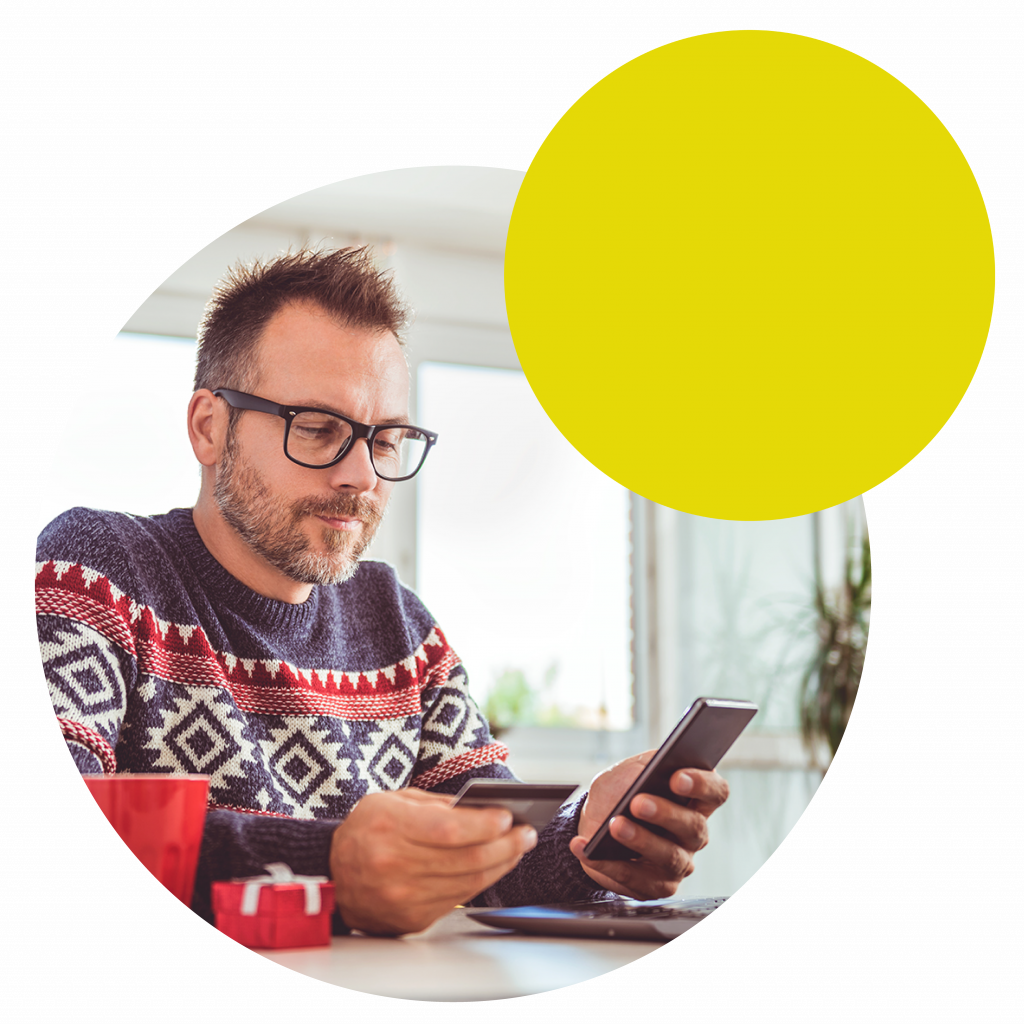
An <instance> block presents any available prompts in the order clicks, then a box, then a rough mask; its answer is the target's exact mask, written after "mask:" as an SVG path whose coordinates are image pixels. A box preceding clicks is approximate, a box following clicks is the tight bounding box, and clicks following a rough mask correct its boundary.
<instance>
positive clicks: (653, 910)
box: [572, 896, 727, 921]
mask: <svg viewBox="0 0 1024 1024" xmlns="http://www.w3.org/2000/svg"><path fill="white" fill-rule="evenodd" d="M726 898H727V897H725V896H717V897H712V898H709V899H693V900H686V901H685V902H678V903H629V902H624V901H620V900H608V901H607V902H602V903H589V904H587V903H582V904H577V905H576V906H574V907H573V908H572V909H573V911H574V912H575V913H576V914H577V915H578V916H579V917H589V918H602V919H606V920H615V921H621V920H624V919H629V918H634V919H636V918H639V919H641V920H645V921H672V920H699V919H700V918H702V917H707V916H708V914H710V913H711V912H712V911H713V910H717V909H718V908H719V907H720V906H721V905H722V904H723V903H724V902H725V901H726Z"/></svg>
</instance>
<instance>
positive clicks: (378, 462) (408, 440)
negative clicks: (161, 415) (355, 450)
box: [213, 388, 437, 482]
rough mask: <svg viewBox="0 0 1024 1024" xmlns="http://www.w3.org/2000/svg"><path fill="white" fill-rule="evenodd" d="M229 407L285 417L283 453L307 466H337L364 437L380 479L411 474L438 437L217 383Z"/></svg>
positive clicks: (218, 389)
mask: <svg viewBox="0 0 1024 1024" xmlns="http://www.w3.org/2000/svg"><path fill="white" fill-rule="evenodd" d="M213 393H214V394H215V395H216V396H217V397H218V398H223V399H224V401H225V402H227V403H228V405H230V406H231V407H232V408H233V409H251V410H252V411H253V412H267V413H270V415H271V416H280V417H281V419H283V420H284V453H285V455H286V456H287V457H288V458H289V459H291V460H292V462H295V463H298V465H300V466H305V467H306V468H307V469H327V468H328V467H329V466H336V465H337V464H338V463H339V462H341V460H342V459H343V458H345V456H346V455H348V453H349V452H350V451H352V447H353V445H354V444H355V442H356V441H358V440H359V438H361V437H365V438H366V445H367V447H368V448H369V449H370V463H371V464H372V466H373V470H374V472H375V473H376V474H377V476H379V477H380V478H381V479H382V480H390V481H396V482H397V481H399V480H408V479H410V478H411V477H414V476H415V475H416V474H417V473H418V472H419V471H420V468H421V467H422V465H423V463H424V461H425V460H426V457H427V453H428V452H429V451H430V449H431V448H433V446H434V444H435V443H436V441H437V434H435V433H434V432H433V431H431V430H424V429H423V428H422V427H413V426H410V425H408V424H404V423H402V424H397V425H396V424H389V423H383V424H379V425H377V426H373V425H372V424H368V423H358V422H356V420H350V419H349V418H348V417H347V416H342V415H341V414H340V413H336V412H327V411H326V410H325V409H311V408H309V407H307V406H303V405H278V404H277V403H276V402H269V401H267V399H265V398H257V397H256V395H247V394H246V393H245V392H244V391H232V390H231V389H230V388H216V389H215V390H214V392H213Z"/></svg>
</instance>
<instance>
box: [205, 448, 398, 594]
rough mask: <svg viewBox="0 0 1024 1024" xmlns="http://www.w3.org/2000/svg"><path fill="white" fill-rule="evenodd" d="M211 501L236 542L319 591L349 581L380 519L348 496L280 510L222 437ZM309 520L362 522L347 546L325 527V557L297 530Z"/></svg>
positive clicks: (344, 537)
mask: <svg viewBox="0 0 1024 1024" xmlns="http://www.w3.org/2000/svg"><path fill="white" fill-rule="evenodd" d="M214 500H215V501H216V502H217V507H218V508H219V509H220V513H221V515H222V516H223V517H224V521H225V522H226V523H228V525H229V526H231V527H232V528H233V529H234V530H235V531H236V532H237V533H238V535H239V536H240V537H241V538H242V540H244V541H245V543H246V544H247V545H248V546H249V547H250V548H251V549H252V550H253V551H255V552H256V553H257V554H258V555H260V556H261V557H262V558H263V559H265V560H266V561H267V562H269V563H270V565H272V566H273V567H274V568H275V569H277V570H278V571H279V572H281V573H283V574H284V575H285V576H287V577H288V579H291V580H294V581H295V582H297V583H312V584H320V585H324V584H333V583H344V582H345V580H348V579H351V577H352V575H353V574H354V573H355V571H356V569H358V568H359V558H360V556H361V555H362V554H363V552H364V551H366V549H367V548H368V547H369V545H370V542H371V541H372V540H373V537H374V534H375V533H376V532H377V527H378V526H379V525H380V522H381V519H382V518H383V512H382V510H381V509H379V508H378V507H377V505H376V503H374V502H372V501H370V500H369V499H367V498H363V497H361V496H359V495H354V494H345V493H339V494H337V495H334V496H333V497H331V498H326V499H325V498H304V499H301V500H300V501H297V502H293V503H292V504H291V505H290V506H285V505H284V504H283V503H281V502H280V501H278V500H275V499H274V497H273V496H272V495H271V494H270V491H269V489H268V488H267V486H266V483H265V482H264V481H263V478H262V477H261V476H260V475H259V473H258V472H257V471H256V470H255V469H254V468H253V467H252V466H251V465H249V464H248V463H247V462H246V461H245V460H244V458H243V457H242V456H241V453H240V452H239V451H238V444H237V441H236V439H235V437H234V436H233V435H230V436H229V437H228V441H227V447H226V448H225V451H224V457H223V459H222V460H221V463H220V465H219V466H218V467H217V482H216V484H215V486H214ZM310 516H327V517H328V518H343V517H349V516H357V517H358V518H359V519H361V520H362V521H363V528H362V530H361V531H360V534H361V535H360V537H359V539H358V540H356V541H354V542H353V540H352V537H351V534H348V533H342V532H340V531H338V530H332V529H331V528H330V527H329V526H326V525H325V526H324V527H323V535H322V536H323V541H324V545H325V547H326V548H327V552H326V553H322V552H318V551H310V550H309V549H310V542H309V539H308V538H307V537H306V536H305V534H303V532H302V531H301V529H299V524H300V523H301V521H302V520H303V519H305V518H307V517H310ZM346 548H349V550H348V551H346V550H345V549H346Z"/></svg>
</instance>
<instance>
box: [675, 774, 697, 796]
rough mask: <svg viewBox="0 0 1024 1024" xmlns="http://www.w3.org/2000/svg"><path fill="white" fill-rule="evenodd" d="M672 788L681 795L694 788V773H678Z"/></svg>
mask: <svg viewBox="0 0 1024 1024" xmlns="http://www.w3.org/2000/svg"><path fill="white" fill-rule="evenodd" d="M672 789H673V791H674V792H676V793H678V794H679V795H680V796H684V795H685V794H686V793H689V792H690V790H691V789H693V776H692V775H677V776H676V777H675V778H674V779H673V780H672Z"/></svg>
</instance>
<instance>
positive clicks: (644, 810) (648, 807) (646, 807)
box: [636, 797, 658, 818]
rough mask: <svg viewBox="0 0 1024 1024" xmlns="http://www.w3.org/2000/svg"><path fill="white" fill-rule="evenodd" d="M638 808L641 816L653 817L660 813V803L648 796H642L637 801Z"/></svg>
mask: <svg viewBox="0 0 1024 1024" xmlns="http://www.w3.org/2000/svg"><path fill="white" fill-rule="evenodd" d="M636 810H637V813H638V814H639V815H640V817H641V818H653V817H654V816H655V815H656V814H657V813H658V805H657V804H656V803H655V802H654V801H653V800H650V799H648V798H647V797H641V798H640V799H639V800H638V801H637V805H636Z"/></svg>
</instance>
